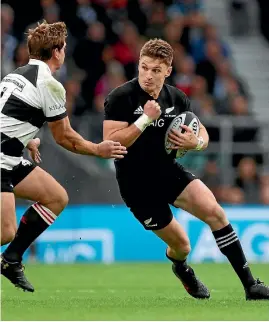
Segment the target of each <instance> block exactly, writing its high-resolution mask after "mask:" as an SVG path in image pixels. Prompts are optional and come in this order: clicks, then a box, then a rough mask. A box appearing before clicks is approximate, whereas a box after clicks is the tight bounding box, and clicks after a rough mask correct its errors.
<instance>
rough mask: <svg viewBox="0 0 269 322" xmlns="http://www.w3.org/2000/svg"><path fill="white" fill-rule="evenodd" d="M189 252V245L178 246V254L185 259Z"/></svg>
mask: <svg viewBox="0 0 269 322" xmlns="http://www.w3.org/2000/svg"><path fill="white" fill-rule="evenodd" d="M190 252H191V245H190V243H188V244H184V245H181V246H180V253H181V254H182V255H183V256H184V257H187V256H188V255H189V253H190Z"/></svg>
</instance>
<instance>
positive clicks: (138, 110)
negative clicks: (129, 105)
mask: <svg viewBox="0 0 269 322" xmlns="http://www.w3.org/2000/svg"><path fill="white" fill-rule="evenodd" d="M143 113H144V110H143V108H142V106H139V107H138V108H137V109H136V110H135V111H134V114H143Z"/></svg>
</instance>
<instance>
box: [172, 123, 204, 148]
mask: <svg viewBox="0 0 269 322" xmlns="http://www.w3.org/2000/svg"><path fill="white" fill-rule="evenodd" d="M181 128H182V129H183V130H185V132H184V133H181V132H180V131H178V130H174V129H173V130H171V132H170V133H169V134H168V139H169V141H170V142H171V143H173V144H174V145H173V146H172V147H171V148H172V149H173V150H178V149H184V150H192V149H195V148H196V146H197V144H198V138H197V136H196V135H195V134H194V132H193V131H192V129H190V128H189V127H187V125H181Z"/></svg>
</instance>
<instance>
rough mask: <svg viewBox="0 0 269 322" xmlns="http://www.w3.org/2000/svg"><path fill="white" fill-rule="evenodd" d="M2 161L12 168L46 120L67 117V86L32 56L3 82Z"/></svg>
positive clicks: (0, 98)
mask: <svg viewBox="0 0 269 322" xmlns="http://www.w3.org/2000/svg"><path fill="white" fill-rule="evenodd" d="M0 101H1V105H0V113H1V114H0V117H1V161H0V162H1V164H0V167H1V168H4V169H6V170H12V169H13V167H14V166H16V165H18V164H19V163H20V162H21V160H22V153H23V149H24V148H25V147H26V145H27V144H28V142H29V141H30V140H31V139H33V138H34V137H35V135H36V134H37V132H38V131H39V129H40V128H41V127H42V126H43V124H44V123H45V122H46V121H48V122H51V121H57V120H60V119H62V118H64V117H66V115H67V113H66V109H65V89H64V87H63V85H62V84H61V83H59V82H58V81H57V80H56V79H55V78H54V77H53V76H52V74H51V71H50V69H49V67H48V65H47V64H46V63H44V62H43V61H41V60H36V59H30V60H29V63H28V64H27V65H25V66H22V67H19V68H18V69H16V70H15V71H13V72H12V73H10V74H8V75H7V76H5V77H4V78H3V79H2V81H1V84H0Z"/></svg>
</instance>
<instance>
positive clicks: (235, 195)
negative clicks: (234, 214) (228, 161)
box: [225, 187, 246, 205]
mask: <svg viewBox="0 0 269 322" xmlns="http://www.w3.org/2000/svg"><path fill="white" fill-rule="evenodd" d="M227 192H228V193H227V196H226V197H225V202H226V203H228V204H232V205H241V204H244V203H245V202H246V197H245V194H244V191H243V190H242V189H241V188H239V187H230V188H229V189H228V191H227Z"/></svg>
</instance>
